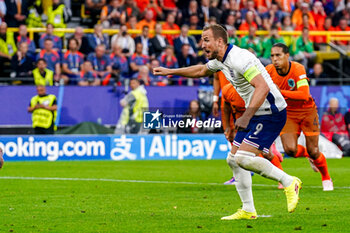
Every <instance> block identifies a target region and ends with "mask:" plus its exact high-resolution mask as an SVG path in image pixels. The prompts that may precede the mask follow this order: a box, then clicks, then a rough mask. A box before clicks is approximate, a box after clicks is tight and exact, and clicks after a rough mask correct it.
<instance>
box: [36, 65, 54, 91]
mask: <svg viewBox="0 0 350 233" xmlns="http://www.w3.org/2000/svg"><path fill="white" fill-rule="evenodd" d="M36 66H37V68H35V69H34V70H33V77H34V83H35V85H36V86H52V85H53V71H51V70H49V69H47V68H46V67H47V64H46V61H45V59H43V58H39V59H38V61H37V63H36Z"/></svg>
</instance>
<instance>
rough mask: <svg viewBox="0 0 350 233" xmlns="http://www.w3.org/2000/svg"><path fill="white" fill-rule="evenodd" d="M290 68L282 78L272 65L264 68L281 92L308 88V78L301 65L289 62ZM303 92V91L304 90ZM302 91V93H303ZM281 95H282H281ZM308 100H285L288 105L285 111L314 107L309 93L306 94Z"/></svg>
mask: <svg viewBox="0 0 350 233" xmlns="http://www.w3.org/2000/svg"><path fill="white" fill-rule="evenodd" d="M289 64H290V68H289V71H288V73H287V74H286V75H284V76H282V75H279V74H278V73H277V70H276V68H275V67H274V65H273V64H270V65H268V66H266V70H267V72H268V73H269V74H270V76H271V78H272V81H273V82H274V83H275V84H276V85H277V86H278V87H279V89H280V90H281V91H283V90H286V91H301V89H302V88H303V87H305V86H307V88H309V84H308V80H309V79H308V78H307V76H306V71H305V68H304V66H303V65H302V64H300V63H297V62H293V61H292V62H290V63H289ZM304 90H305V89H304ZM304 90H303V91H304ZM282 94H283V93H282ZM307 95H308V97H309V98H308V100H306V101H304V100H295V99H290V98H286V102H287V104H288V106H287V110H288V109H289V110H302V109H304V108H313V107H315V106H316V105H315V101H314V99H313V98H312V96H311V94H310V91H309V90H308V92H307Z"/></svg>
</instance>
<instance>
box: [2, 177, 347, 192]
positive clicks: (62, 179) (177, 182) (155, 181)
mask: <svg viewBox="0 0 350 233" xmlns="http://www.w3.org/2000/svg"><path fill="white" fill-rule="evenodd" d="M0 179H1V180H53V181H103V182H116V183H150V184H188V185H224V184H223V183H201V182H186V181H159V180H118V179H106V178H69V177H25V176H0ZM253 186H259V187H276V186H277V185H270V184H253ZM303 188H314V189H321V188H322V186H308V185H303ZM334 188H335V189H350V187H347V186H343V187H334Z"/></svg>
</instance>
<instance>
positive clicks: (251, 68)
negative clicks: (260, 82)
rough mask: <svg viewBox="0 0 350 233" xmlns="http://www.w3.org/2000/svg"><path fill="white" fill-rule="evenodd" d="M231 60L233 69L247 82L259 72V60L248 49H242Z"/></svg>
mask: <svg viewBox="0 0 350 233" xmlns="http://www.w3.org/2000/svg"><path fill="white" fill-rule="evenodd" d="M237 57H238V58H237V59H235V60H234V61H232V62H233V67H234V69H235V70H236V71H237V72H238V73H239V74H240V75H242V76H243V77H244V78H245V79H246V80H247V81H248V82H250V81H251V80H252V79H253V78H254V77H255V76H257V75H258V74H260V73H261V72H260V71H259V69H258V66H257V65H258V64H259V62H260V61H259V60H258V59H257V58H256V57H255V56H254V55H253V54H252V53H251V52H249V51H248V50H242V52H241V53H240V54H238V56H237Z"/></svg>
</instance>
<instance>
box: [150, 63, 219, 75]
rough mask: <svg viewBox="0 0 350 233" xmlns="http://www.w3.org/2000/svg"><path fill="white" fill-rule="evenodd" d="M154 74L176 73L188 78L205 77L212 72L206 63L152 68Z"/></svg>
mask: <svg viewBox="0 0 350 233" xmlns="http://www.w3.org/2000/svg"><path fill="white" fill-rule="evenodd" d="M153 74H154V75H160V76H166V75H177V76H184V77H188V78H200V77H206V76H210V75H212V74H213V72H212V71H210V70H209V69H208V68H207V66H206V65H195V66H189V67H183V68H177V69H168V68H164V67H157V68H154V69H153Z"/></svg>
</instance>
